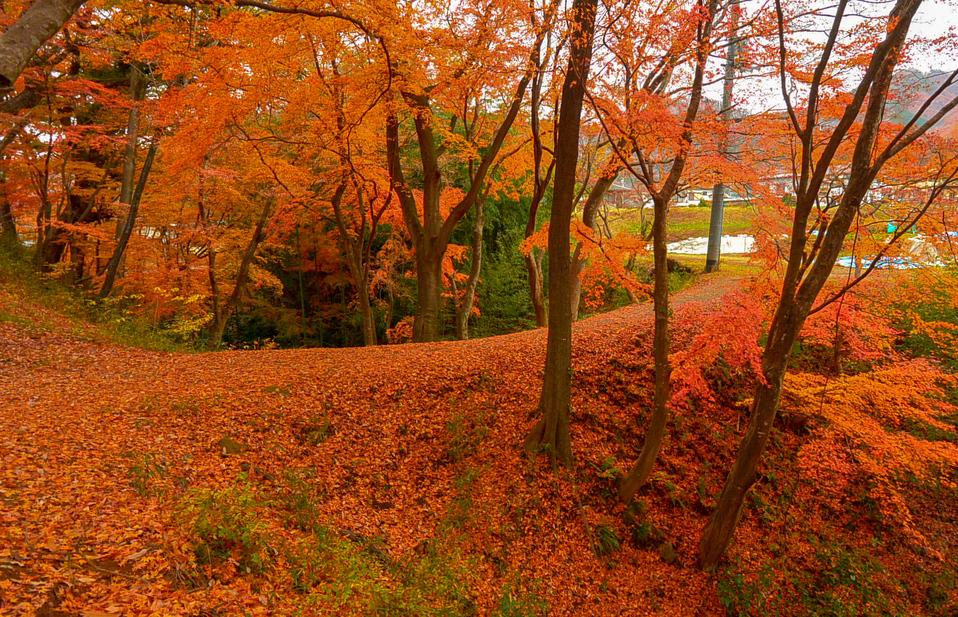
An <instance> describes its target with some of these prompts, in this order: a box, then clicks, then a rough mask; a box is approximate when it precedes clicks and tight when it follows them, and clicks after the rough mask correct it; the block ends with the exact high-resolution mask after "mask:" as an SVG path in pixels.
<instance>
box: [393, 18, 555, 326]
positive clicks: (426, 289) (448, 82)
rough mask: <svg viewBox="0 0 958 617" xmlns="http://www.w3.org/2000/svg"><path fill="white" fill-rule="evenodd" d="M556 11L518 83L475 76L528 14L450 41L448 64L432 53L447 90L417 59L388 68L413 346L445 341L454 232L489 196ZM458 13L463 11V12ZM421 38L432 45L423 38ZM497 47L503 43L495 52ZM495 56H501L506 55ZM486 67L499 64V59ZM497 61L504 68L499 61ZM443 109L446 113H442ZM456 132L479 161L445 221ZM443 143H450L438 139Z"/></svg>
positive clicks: (541, 28)
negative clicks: (412, 292)
mask: <svg viewBox="0 0 958 617" xmlns="http://www.w3.org/2000/svg"><path fill="white" fill-rule="evenodd" d="M557 7H558V3H557V2H556V1H555V0H550V2H549V4H547V6H546V7H545V9H544V11H543V12H544V17H543V18H542V19H541V21H536V20H533V24H534V31H533V32H532V33H531V34H530V35H529V36H530V37H531V39H532V43H531V48H530V49H531V50H530V51H529V53H528V55H527V56H526V57H522V59H521V62H522V64H523V65H524V67H523V70H522V72H521V73H520V76H519V78H518V80H517V81H516V82H511V81H509V80H507V81H506V83H505V84H502V83H497V82H496V81H491V82H490V81H489V79H490V78H491V77H493V73H492V72H490V71H488V70H487V69H482V70H477V69H478V68H479V66H481V64H482V62H481V61H480V60H479V56H480V54H485V53H488V52H487V51H486V50H484V49H483V50H480V49H479V47H491V50H492V51H496V50H497V49H496V48H497V47H499V45H500V44H501V41H500V40H501V39H502V37H503V35H504V34H505V33H507V32H509V31H510V29H514V28H516V23H517V22H519V23H521V22H522V21H523V20H524V19H528V14H527V13H526V12H525V11H519V12H518V14H515V15H513V14H510V13H511V12H509V11H507V12H505V13H504V14H503V15H502V16H500V15H499V14H498V13H494V15H495V16H496V18H497V19H498V20H500V21H501V22H502V23H500V24H498V25H497V26H496V27H490V26H491V25H492V24H489V23H487V24H483V25H482V26H481V27H480V28H479V29H478V31H471V30H470V29H468V28H464V32H463V34H462V36H461V37H460V36H454V37H453V40H454V42H455V43H456V45H457V49H456V50H455V51H454V52H453V53H451V54H449V56H448V57H446V56H441V57H436V56H435V54H436V53H437V51H442V50H433V51H432V54H433V58H435V60H434V61H433V64H435V65H437V66H438V67H440V68H444V69H445V71H444V72H440V76H441V77H442V78H443V79H444V80H445V83H442V82H439V81H437V80H436V79H434V78H428V77H427V76H425V75H422V74H421V72H422V71H421V64H422V63H421V60H420V58H419V57H417V58H412V57H408V58H404V62H403V63H402V65H399V64H398V63H394V64H393V65H391V66H390V71H391V72H392V73H393V80H394V81H395V82H396V84H397V85H398V93H397V95H396V100H394V101H393V103H392V107H391V108H390V110H389V112H388V113H387V119H386V127H385V128H386V148H387V157H388V162H389V164H388V168H389V173H390V177H391V178H392V183H393V188H394V190H395V191H396V194H397V196H398V199H399V204H400V207H401V208H402V212H403V218H404V220H405V222H406V227H407V230H408V233H409V236H410V238H411V241H412V244H413V247H414V249H415V257H416V282H417V305H416V319H415V322H414V326H413V338H414V340H416V341H434V340H437V339H438V338H439V337H440V334H441V321H440V318H441V309H442V291H443V284H442V264H443V261H444V259H445V256H446V249H447V248H448V246H449V240H450V238H451V236H452V233H453V231H454V229H455V227H456V225H457V224H458V223H459V221H460V220H461V219H462V218H463V217H464V216H465V215H466V213H467V212H469V211H470V210H471V209H472V208H473V207H474V206H475V204H476V202H477V200H478V199H479V198H480V196H481V195H482V193H483V191H484V186H485V183H486V182H487V181H488V179H489V173H490V170H491V169H492V167H493V165H494V163H495V161H496V158H497V156H498V155H499V152H500V150H501V148H502V145H503V143H504V142H505V141H506V138H507V136H508V134H509V131H510V130H511V128H512V125H513V123H514V122H515V119H516V117H517V116H518V114H519V112H520V110H521V107H522V101H523V99H524V97H525V92H526V88H527V87H528V85H529V83H530V81H531V79H532V77H533V74H534V73H535V72H536V70H537V67H538V63H537V62H536V58H537V57H538V54H539V48H540V46H541V43H542V41H543V39H544V38H545V36H546V33H547V32H548V30H549V28H550V27H551V23H552V19H553V16H554V14H555V12H556V10H557ZM457 10H462V7H459V9H457ZM443 19H445V18H443ZM405 20H408V16H405V17H403V16H397V22H398V23H404V21H405ZM410 31H415V28H414V27H413V25H412V24H411V23H409V24H408V25H406V26H404V28H403V35H405V36H408V32H410ZM422 38H424V39H427V38H429V37H427V36H426V35H425V33H423V35H422ZM493 39H495V40H496V41H500V42H497V43H495V44H493V42H492V41H493ZM389 45H390V46H391V47H397V48H398V47H401V46H402V45H401V44H400V43H398V42H396V43H395V44H394V43H393V42H390V43H389ZM413 50H415V53H417V55H418V56H420V57H421V56H422V55H424V54H425V53H426V50H422V49H419V48H418V47H413ZM498 51H499V52H500V54H501V53H503V52H502V50H498ZM513 53H514V52H513ZM473 56H476V57H475V58H473ZM486 57H487V58H489V56H486ZM462 58H467V59H470V63H469V64H466V65H463V64H462V62H461V59H462ZM450 60H452V63H451V64H450ZM489 60H490V61H493V62H495V61H496V59H494V58H489ZM498 61H499V62H503V60H501V59H500V60H498ZM504 62H505V63H506V64H508V63H509V62H510V60H509V59H508V58H507V59H506V60H505V61H504ZM473 63H476V64H475V65H473ZM446 72H448V73H446ZM510 85H511V86H512V88H511V92H510V90H509V86H510ZM490 89H492V90H499V89H502V90H504V93H503V94H501V95H499V96H501V97H502V99H503V103H502V104H501V107H500V109H498V110H493V109H489V108H488V106H487V105H486V104H485V102H486V100H487V97H488V91H489V90H490ZM435 92H446V93H451V95H450V94H446V97H445V100H444V99H437V98H436V96H435V94H434V93H435ZM400 101H401V102H402V103H403V104H404V105H405V107H406V109H407V110H408V113H409V116H411V119H412V123H413V125H414V128H415V150H416V155H417V156H416V157H415V160H416V176H417V177H418V179H419V180H420V182H421V187H419V190H420V191H421V198H417V195H416V194H415V191H414V184H413V183H412V180H411V178H407V173H406V171H405V170H404V166H403V162H402V142H401V139H400V127H401V119H400V115H399V111H398V110H399V109H400V106H399V103H400ZM443 103H444V104H443ZM437 106H438V109H437ZM443 107H444V108H445V113H442V110H443ZM446 118H448V129H447V128H445V127H444V126H443V125H444V124H446ZM491 118H495V120H492V122H491V123H490V124H491V127H490V128H486V129H485V130H481V131H480V130H477V129H478V128H481V127H479V126H477V122H478V121H479V120H481V119H482V120H485V122H487V123H489V121H490V119H491ZM459 125H461V126H462V129H463V130H464V133H463V135H462V137H463V138H464V141H465V145H466V146H468V148H469V151H468V152H466V153H465V154H466V155H468V156H472V157H474V159H475V168H474V170H472V171H471V172H470V174H469V175H470V177H469V179H468V182H467V186H466V187H465V188H464V192H463V194H462V197H461V198H460V199H459V200H458V201H457V203H455V204H452V205H451V206H450V207H449V209H448V212H445V213H444V212H443V209H442V206H441V199H442V196H443V184H444V178H443V165H442V161H441V159H442V157H443V156H444V155H445V154H446V153H447V151H448V150H449V149H450V146H455V145H456V142H457V141H459V140H458V139H449V138H450V137H455V136H456V130H457V129H456V127H457V126H459ZM441 136H445V138H446V139H440V137H441Z"/></svg>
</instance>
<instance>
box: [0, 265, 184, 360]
mask: <svg viewBox="0 0 958 617" xmlns="http://www.w3.org/2000/svg"><path fill="white" fill-rule="evenodd" d="M0 282H2V283H0V322H6V323H13V324H15V325H17V326H20V327H23V328H26V329H29V330H33V331H40V332H56V331H60V332H65V333H67V334H70V335H73V336H76V337H78V338H81V339H87V340H96V341H106V342H111V343H115V344H117V345H123V346H127V347H140V348H143V349H151V350H156V351H191V350H192V349H193V348H192V346H191V345H189V344H187V343H185V342H184V341H182V340H179V339H177V337H176V336H174V334H173V333H171V332H165V331H163V330H161V329H158V328H154V327H153V326H152V325H151V324H149V323H147V322H145V321H143V320H142V319H139V318H137V317H136V316H134V314H133V312H132V311H131V310H130V309H131V307H132V301H131V300H129V299H126V298H123V297H117V298H107V299H105V300H99V299H94V297H93V290H91V289H85V288H77V287H71V286H69V285H67V284H65V283H63V282H62V281H60V280H58V279H56V278H55V277H52V276H49V275H44V274H41V273H39V272H37V271H36V269H35V268H34V267H33V256H32V253H31V252H30V251H28V250H26V249H23V248H11V247H0ZM6 296H12V298H10V299H8V298H7V297H6Z"/></svg>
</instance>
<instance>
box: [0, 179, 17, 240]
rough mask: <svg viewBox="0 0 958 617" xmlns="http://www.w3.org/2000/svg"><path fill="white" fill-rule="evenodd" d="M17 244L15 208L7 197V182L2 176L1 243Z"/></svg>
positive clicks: (0, 189)
mask: <svg viewBox="0 0 958 617" xmlns="http://www.w3.org/2000/svg"><path fill="white" fill-rule="evenodd" d="M17 244H19V237H18V236H17V222H16V221H15V220H14V218H13V210H12V209H11V208H10V200H9V199H8V198H7V183H6V182H5V181H4V179H3V178H2V177H0V245H5V246H16V245H17Z"/></svg>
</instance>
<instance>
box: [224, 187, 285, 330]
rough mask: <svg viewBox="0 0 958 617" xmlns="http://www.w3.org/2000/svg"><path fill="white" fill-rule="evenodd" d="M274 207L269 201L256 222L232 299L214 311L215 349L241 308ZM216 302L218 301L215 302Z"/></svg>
mask: <svg viewBox="0 0 958 617" xmlns="http://www.w3.org/2000/svg"><path fill="white" fill-rule="evenodd" d="M272 206H273V204H272V202H271V201H269V200H267V202H266V204H265V205H264V206H263V211H262V212H261V213H260V217H259V220H258V221H256V227H255V228H254V229H253V235H252V237H250V240H249V243H248V244H247V245H246V251H245V252H244V253H243V259H242V260H241V261H240V266H239V270H237V272H236V283H235V284H234V285H233V292H232V293H230V297H229V299H228V300H227V301H226V303H225V305H223V306H221V307H217V308H218V309H219V310H214V320H213V325H212V327H211V328H210V345H211V346H212V347H214V348H215V347H219V346H220V345H221V344H222V343H223V334H224V332H226V323H227V322H228V321H229V318H230V316H231V315H232V314H233V312H234V311H235V310H236V308H237V307H238V306H239V304H240V301H241V300H242V298H243V294H244V293H245V292H246V284H247V282H248V281H249V269H250V266H252V265H253V258H254V257H256V249H257V248H259V245H260V242H262V241H263V236H264V233H263V231H264V229H265V228H266V221H267V220H268V219H269V213H270V210H272ZM210 272H211V273H212V272H213V270H212V269H211V270H210ZM217 295H218V294H217ZM214 302H216V301H215V300H214Z"/></svg>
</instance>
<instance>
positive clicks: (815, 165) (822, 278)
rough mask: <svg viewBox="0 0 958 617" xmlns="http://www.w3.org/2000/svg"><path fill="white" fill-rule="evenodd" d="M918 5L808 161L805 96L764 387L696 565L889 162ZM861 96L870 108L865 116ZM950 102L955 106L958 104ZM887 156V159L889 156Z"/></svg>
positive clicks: (765, 432)
mask: <svg viewBox="0 0 958 617" xmlns="http://www.w3.org/2000/svg"><path fill="white" fill-rule="evenodd" d="M920 4H921V3H920V2H918V1H915V0H898V2H896V4H895V6H894V8H892V10H891V12H890V13H889V16H888V23H889V28H888V30H887V33H886V37H885V39H884V40H883V41H882V42H881V43H880V44H878V45H877V46H876V47H875V49H874V50H873V52H872V57H871V61H870V62H869V65H868V68H867V69H866V70H865V73H864V75H863V78H862V82H861V83H860V84H859V86H858V88H857V89H856V91H855V96H854V97H853V98H852V99H851V100H850V102H849V103H848V104H847V106H846V108H845V112H844V114H843V116H842V120H841V121H840V122H839V123H838V124H837V125H836V126H835V128H834V132H833V133H832V135H831V136H829V138H828V139H827V141H826V143H825V146H824V147H821V151H822V154H820V155H819V158H818V159H817V160H815V161H813V160H812V154H811V153H812V149H813V145H814V146H818V144H819V143H821V142H820V141H816V135H815V131H814V130H813V129H814V128H815V125H814V124H813V123H814V122H815V121H816V120H815V118H814V112H815V104H817V103H818V102H819V101H818V100H817V99H816V98H815V97H811V98H810V103H811V106H810V107H809V112H808V114H809V115H808V120H807V122H808V124H807V125H806V127H805V129H804V130H803V131H801V133H802V134H800V135H799V137H800V138H801V139H802V140H803V142H802V150H803V151H802V165H803V170H802V181H801V182H800V183H799V189H798V190H797V191H796V193H797V195H796V205H795V214H794V216H793V221H792V234H791V239H790V248H789V254H788V265H787V268H786V272H785V277H784V281H783V283H782V293H781V295H780V299H779V303H778V306H777V308H776V310H775V315H774V316H773V317H772V322H771V324H770V326H769V333H768V342H767V343H766V345H765V350H764V352H763V354H762V372H763V374H764V377H765V382H764V383H759V384H757V386H756V389H755V396H754V397H753V401H754V402H753V403H752V415H751V419H750V420H749V427H748V430H747V432H746V433H745V437H744V438H743V440H742V443H741V446H740V447H739V452H738V455H737V457H736V459H735V464H734V465H733V467H732V470H731V471H730V472H729V475H728V478H727V479H726V481H725V486H724V487H723V489H722V493H721V494H720V495H719V499H718V503H717V505H716V507H715V511H714V512H713V513H712V517H711V518H710V519H709V523H708V525H707V526H706V528H705V530H704V532H703V534H702V539H701V541H700V543H699V563H700V564H701V565H702V567H704V568H714V567H715V566H716V565H717V564H718V562H719V560H720V559H721V558H722V555H724V553H725V551H726V550H727V549H728V546H729V544H730V543H731V541H732V537H733V535H734V533H735V528H736V526H737V525H738V521H739V518H740V517H741V515H742V506H743V504H744V502H745V496H746V495H747V494H748V491H749V489H750V488H751V486H752V484H753V483H754V482H755V478H756V471H757V469H758V465H759V463H760V462H761V458H762V455H763V453H764V451H765V447H766V445H767V444H768V438H769V435H770V433H771V430H772V425H773V424H774V422H775V416H776V414H777V412H778V407H779V402H780V399H781V394H782V384H783V381H784V379H785V373H786V370H787V367H788V357H789V354H790V352H791V349H792V345H793V344H794V343H795V340H796V338H797V337H798V334H799V332H801V329H802V326H803V325H804V323H805V320H806V319H807V317H808V315H809V313H810V312H811V310H812V305H813V303H814V302H815V301H816V299H817V298H818V295H819V293H820V292H821V291H822V288H823V287H824V285H825V282H826V281H827V280H828V277H829V275H830V274H831V272H832V269H833V268H834V267H835V261H836V259H837V258H838V256H839V254H840V253H841V250H842V246H843V244H844V241H845V239H846V238H847V236H848V232H849V230H850V228H851V224H852V222H853V221H854V219H855V217H856V216H858V214H859V211H860V208H861V204H862V201H863V200H864V198H865V196H866V194H867V192H868V188H869V186H870V185H871V183H872V182H873V181H874V178H875V176H876V175H877V174H878V172H879V171H880V169H881V166H882V165H883V164H884V163H885V162H887V160H888V158H883V156H884V155H885V154H886V153H887V151H885V152H882V153H881V154H879V155H878V156H876V155H875V144H876V142H877V138H878V133H879V129H880V127H881V123H882V120H883V117H884V113H885V106H886V102H887V96H888V91H889V88H890V87H891V82H892V77H893V71H894V69H895V66H896V63H897V61H898V58H899V52H900V50H901V46H902V45H903V44H904V41H905V38H906V36H907V32H908V28H909V27H910V25H911V21H912V19H913V18H914V16H915V13H916V12H917V11H918V8H919V7H920ZM842 16H843V13H842V12H841V11H839V12H837V13H836V16H835V22H833V27H832V30H831V34H830V35H829V39H828V43H827V45H829V46H831V45H832V44H834V41H835V40H836V38H837V35H838V32H839V31H840V26H841V19H842ZM825 68H826V62H822V63H820V64H819V70H818V71H816V73H815V75H814V77H813V80H812V90H811V91H812V92H817V89H818V87H819V84H820V80H821V79H822V75H824V74H826V71H825ZM781 70H784V68H783V69H781ZM866 93H867V105H865V110H864V112H862V105H863V103H864V102H865V101H866ZM955 101H956V103H958V99H955ZM858 118H860V121H859V127H860V128H859V131H858V134H857V136H855V137H854V138H853V139H854V141H855V144H854V151H853V153H852V158H851V164H850V165H849V174H848V183H847V185H846V187H845V190H844V192H843V193H842V197H841V200H840V202H839V204H838V206H837V208H835V210H834V213H833V214H832V216H831V218H830V220H829V221H828V222H827V225H824V226H823V228H822V229H819V239H820V241H821V244H820V245H818V246H819V248H818V253H817V255H815V256H814V259H810V260H809V259H808V256H806V254H805V251H806V242H807V237H808V236H807V230H806V227H807V223H808V216H809V213H810V212H811V211H812V208H813V207H814V205H815V202H816V200H817V198H818V194H819V189H820V187H821V182H822V181H823V179H824V177H825V175H826V173H827V172H828V170H829V166H830V165H831V161H832V160H833V159H832V157H833V156H834V153H835V152H836V151H837V150H838V147H839V144H840V143H842V142H844V141H846V140H848V134H849V133H848V131H849V128H850V127H851V126H852V121H853V120H855V119H858ZM933 124H934V122H931V123H930V124H929V125H926V126H931V125H933ZM888 156H889V157H890V154H889V155H888ZM919 216H920V215H919ZM812 253H814V250H813V251H812ZM803 266H804V267H807V270H805V271H803Z"/></svg>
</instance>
